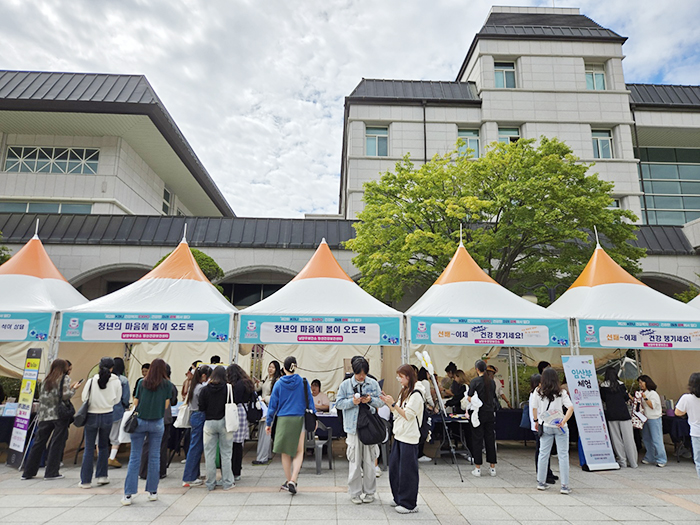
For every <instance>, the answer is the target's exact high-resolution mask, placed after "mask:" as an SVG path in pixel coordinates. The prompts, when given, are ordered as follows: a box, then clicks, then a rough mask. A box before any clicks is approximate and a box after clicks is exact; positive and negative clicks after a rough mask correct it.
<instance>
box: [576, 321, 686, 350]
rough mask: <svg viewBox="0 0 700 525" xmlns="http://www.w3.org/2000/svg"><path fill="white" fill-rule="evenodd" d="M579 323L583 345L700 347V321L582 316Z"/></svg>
mask: <svg viewBox="0 0 700 525" xmlns="http://www.w3.org/2000/svg"><path fill="white" fill-rule="evenodd" d="M699 314H700V312H699ZM698 317H699V318H700V315H698ZM577 323H578V333H579V341H580V346H581V347H582V348H601V347H603V348H639V349H644V348H669V349H670V348H675V349H679V350H700V322H697V323H692V322H682V323H672V322H668V321H613V320H597V319H590V320H588V319H580V320H578V321H577Z"/></svg>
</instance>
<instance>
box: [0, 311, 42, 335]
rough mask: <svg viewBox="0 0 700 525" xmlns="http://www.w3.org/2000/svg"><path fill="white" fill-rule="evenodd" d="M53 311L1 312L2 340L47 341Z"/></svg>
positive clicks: (0, 327)
mask: <svg viewBox="0 0 700 525" xmlns="http://www.w3.org/2000/svg"><path fill="white" fill-rule="evenodd" d="M52 318H53V314H52V313H51V312H1V313H0V341H46V340H47V339H48V338H49V330H50V329H51V320H52Z"/></svg>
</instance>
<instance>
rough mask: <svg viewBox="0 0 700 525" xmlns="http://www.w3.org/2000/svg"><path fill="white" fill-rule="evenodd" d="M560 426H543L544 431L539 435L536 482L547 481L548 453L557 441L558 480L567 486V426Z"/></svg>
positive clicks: (542, 482)
mask: <svg viewBox="0 0 700 525" xmlns="http://www.w3.org/2000/svg"><path fill="white" fill-rule="evenodd" d="M563 430H564V432H562V429H561V428H557V427H547V426H546V427H544V433H543V434H542V437H540V457H539V458H538V460H537V483H539V484H544V483H545V482H546V481H547V464H548V463H549V454H550V453H551V452H552V445H553V444H554V441H555V440H556V442H557V456H558V457H559V481H560V483H561V486H562V487H568V486H569V427H568V425H565V426H564V428H563Z"/></svg>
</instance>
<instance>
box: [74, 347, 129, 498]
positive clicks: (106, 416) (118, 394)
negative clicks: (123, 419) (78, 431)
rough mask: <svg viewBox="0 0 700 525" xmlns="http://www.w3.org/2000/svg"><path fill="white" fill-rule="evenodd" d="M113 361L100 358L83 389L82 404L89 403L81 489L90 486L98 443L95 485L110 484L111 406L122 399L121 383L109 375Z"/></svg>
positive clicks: (81, 469)
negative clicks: (98, 364)
mask: <svg viewBox="0 0 700 525" xmlns="http://www.w3.org/2000/svg"><path fill="white" fill-rule="evenodd" d="M113 367H114V359H112V358H111V357H103V358H102V359H100V366H99V371H98V372H97V374H96V375H94V376H93V377H91V378H90V379H88V381H87V383H86V384H85V386H84V387H83V396H82V398H83V403H86V402H87V403H88V414H87V420H86V421H85V451H84V452H83V464H82V466H81V467H80V485H79V486H80V488H81V489H89V488H90V487H92V473H93V472H92V465H93V459H94V455H95V441H97V468H96V469H95V481H96V482H97V484H98V485H106V484H107V483H109V478H108V477H107V460H108V459H109V433H110V432H111V430H112V420H113V419H114V416H113V415H112V414H113V412H114V405H116V404H117V403H119V401H120V400H121V398H122V383H121V381H119V378H118V377H117V376H115V375H114V374H112V368H113Z"/></svg>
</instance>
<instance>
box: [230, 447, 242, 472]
mask: <svg viewBox="0 0 700 525" xmlns="http://www.w3.org/2000/svg"><path fill="white" fill-rule="evenodd" d="M242 466H243V443H235V442H234V444H233V454H231V470H233V475H234V476H240V475H241V469H242Z"/></svg>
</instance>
